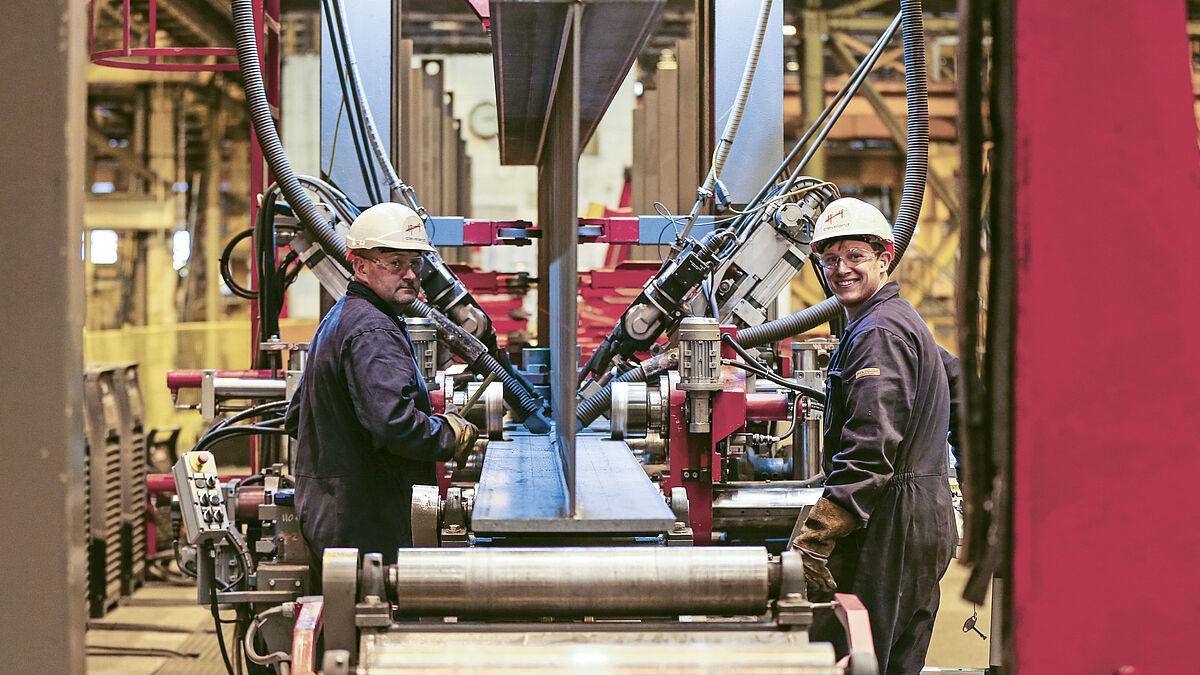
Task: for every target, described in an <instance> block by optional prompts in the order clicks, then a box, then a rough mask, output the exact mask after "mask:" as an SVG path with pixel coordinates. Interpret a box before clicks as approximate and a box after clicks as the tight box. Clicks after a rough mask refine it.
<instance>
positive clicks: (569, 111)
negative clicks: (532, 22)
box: [538, 3, 583, 516]
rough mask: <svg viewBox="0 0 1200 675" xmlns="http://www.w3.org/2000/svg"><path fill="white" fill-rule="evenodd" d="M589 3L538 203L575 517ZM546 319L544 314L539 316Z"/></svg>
mask: <svg viewBox="0 0 1200 675" xmlns="http://www.w3.org/2000/svg"><path fill="white" fill-rule="evenodd" d="M582 14H583V5H581V4H578V3H573V4H572V5H571V6H570V7H569V8H568V9H567V13H566V18H565V22H564V24H565V25H564V26H563V35H564V39H563V41H562V49H561V51H560V52H559V68H558V77H557V79H556V85H555V88H554V94H553V98H552V100H551V104H550V115H549V117H550V119H549V121H548V123H547V125H546V140H545V145H544V146H543V148H542V155H541V161H540V162H539V164H538V204H539V205H544V206H545V213H544V214H539V223H540V225H541V227H542V228H543V229H544V230H545V234H544V235H543V239H542V241H543V243H544V245H545V249H543V250H542V251H541V256H542V258H543V259H544V260H545V263H544V264H545V266H546V271H547V276H546V277H545V279H546V281H547V282H548V283H547V284H545V285H546V286H547V287H548V291H549V292H548V294H549V299H548V307H547V310H548V312H549V314H548V316H546V317H544V319H545V321H546V322H547V324H548V326H547V328H548V332H549V338H550V396H551V400H552V401H553V402H554V435H555V443H556V445H557V447H558V451H559V454H560V455H561V456H562V467H563V478H564V480H565V481H566V484H567V494H568V496H569V499H570V515H571V516H574V515H575V429H576V422H575V386H576V378H575V372H576V368H577V367H578V365H577V363H576V356H575V343H576V327H577V325H578V323H579V322H578V320H577V316H576V309H577V306H576V305H577V303H576V296H577V295H578V292H579V289H578V286H579V278H578V276H577V272H576V270H577V267H578V266H577V263H576V258H577V255H576V254H577V248H576V247H577V244H578V243H579V234H578V226H577V218H578V211H579V209H578V208H577V201H578V187H579V39H580V21H581V19H582ZM539 318H542V317H539Z"/></svg>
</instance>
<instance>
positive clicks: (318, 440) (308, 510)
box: [286, 281, 454, 565]
mask: <svg viewBox="0 0 1200 675" xmlns="http://www.w3.org/2000/svg"><path fill="white" fill-rule="evenodd" d="M431 412H432V408H431V405H430V400H429V392H428V391H427V390H426V388H425V383H424V380H423V379H422V378H421V376H420V371H419V370H418V368H417V363H416V360H415V359H414V358H413V347H412V342H411V341H410V340H409V337H408V331H407V329H406V328H405V325H404V321H403V319H400V318H397V317H395V316H394V315H393V314H392V313H391V312H390V311H389V310H388V308H387V305H386V304H385V303H384V302H383V301H382V300H381V299H380V298H379V296H378V295H376V294H375V293H374V291H372V290H371V289H370V288H368V287H367V286H365V285H363V284H361V283H359V282H357V281H351V282H350V285H349V287H348V288H347V289H346V295H345V296H344V297H343V298H342V299H341V300H338V302H337V304H335V305H334V306H333V308H332V309H331V310H330V311H329V313H328V314H326V315H325V318H324V319H322V320H321V325H320V326H319V327H318V328H317V334H316V336H315V337H314V338H313V342H312V346H311V348H310V354H309V359H308V365H307V366H306V367H305V370H304V375H303V377H302V378H301V380H300V384H299V386H298V387H297V389H296V393H295V394H294V395H293V397H292V402H291V405H289V406H288V412H287V420H286V428H287V430H288V433H289V434H291V435H292V436H295V437H296V439H297V444H296V453H295V474H296V476H295V478H296V513H297V515H298V516H299V519H300V530H301V532H302V533H303V534H304V538H305V540H306V542H307V544H308V547H309V551H310V553H311V555H312V556H313V560H314V564H317V565H319V563H320V560H321V555H322V553H323V551H324V550H325V548H327V547H331V546H333V547H344V546H352V547H356V548H358V550H359V552H360V553H382V554H383V560H384V564H389V563H394V562H395V561H396V549H397V548H400V547H405V546H410V545H412V529H411V523H410V522H409V513H410V509H411V503H412V487H413V485H435V484H436V475H435V471H434V462H435V461H445V460H448V459H450V458H451V456H452V455H453V452H454V431H453V430H452V429H451V427H450V425H449V424H446V423H445V422H444V421H443V420H442V419H441V418H438V417H432V416H431V415H430V413H431Z"/></svg>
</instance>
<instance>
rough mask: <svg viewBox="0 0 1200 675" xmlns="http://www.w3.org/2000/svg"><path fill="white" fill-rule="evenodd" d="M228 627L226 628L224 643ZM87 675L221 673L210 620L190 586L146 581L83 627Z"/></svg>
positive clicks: (228, 635) (228, 637)
mask: <svg viewBox="0 0 1200 675" xmlns="http://www.w3.org/2000/svg"><path fill="white" fill-rule="evenodd" d="M232 637H233V627H232V626H226V627H225V640H226V644H227V645H228V644H229V641H230V640H231V639H232ZM87 653H88V656H87V672H88V673H89V675H96V674H103V675H192V674H194V675H202V674H203V675H209V674H215V673H224V672H225V666H224V664H223V662H222V661H221V652H220V650H219V649H218V647H217V634H216V632H214V629H213V620H212V615H211V614H209V611H208V609H207V608H205V607H201V606H200V605H198V604H196V588H195V587H194V586H172V585H169V584H164V583H156V582H151V583H148V584H146V585H145V586H143V587H142V588H140V589H138V590H137V591H135V592H134V594H133V595H132V596H131V597H129V598H127V599H126V600H124V601H122V603H121V604H120V606H118V607H117V608H116V609H114V610H113V611H111V612H109V613H108V614H107V615H106V616H104V617H103V618H101V619H93V620H91V621H89V622H88V632H87Z"/></svg>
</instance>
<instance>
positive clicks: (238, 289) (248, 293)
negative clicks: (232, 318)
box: [220, 227, 258, 300]
mask: <svg viewBox="0 0 1200 675" xmlns="http://www.w3.org/2000/svg"><path fill="white" fill-rule="evenodd" d="M253 235H254V228H252V227H251V228H247V229H245V230H242V231H241V232H239V233H237V234H236V235H234V237H233V239H230V240H229V243H228V244H225V248H224V250H222V251H221V259H220V260H221V265H220V269H221V280H222V281H224V282H225V285H226V286H228V287H229V290H230V292H232V293H233V294H234V295H236V296H238V297H239V298H245V299H247V300H256V299H258V293H255V292H254V291H252V290H250V289H249V288H244V287H242V286H241V285H239V284H238V283H237V282H236V281H234V279H233V273H232V272H231V271H230V270H229V258H230V256H232V255H233V249H234V248H236V247H237V245H238V244H239V243H240V242H241V241H242V240H243V239H245V238H246V237H250V236H253Z"/></svg>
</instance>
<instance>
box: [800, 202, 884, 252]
mask: <svg viewBox="0 0 1200 675" xmlns="http://www.w3.org/2000/svg"><path fill="white" fill-rule="evenodd" d="M846 237H850V238H855V239H862V240H864V241H878V242H879V243H881V244H883V247H884V248H886V249H887V252H888V253H891V254H892V255H895V254H896V248H895V241H896V240H895V238H894V237H893V236H892V226H891V225H890V224H889V223H888V221H887V218H884V217H883V214H882V213H881V212H880V211H879V209H877V208H875V207H874V206H871V205H870V204H868V203H866V202H864V201H863V200H861V199H855V198H854V197H842V198H841V199H835V200H833V201H832V202H830V203H829V206H826V207H825V210H824V211H822V212H821V217H820V218H817V227H816V229H815V230H813V238H812V248H813V250H814V251H816V252H817V253H820V252H821V250H822V249H824V248H825V246H824V245H823V244H824V242H828V241H829V240H831V239H842V238H846Z"/></svg>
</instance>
